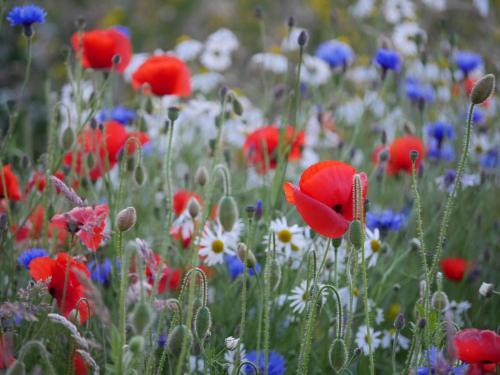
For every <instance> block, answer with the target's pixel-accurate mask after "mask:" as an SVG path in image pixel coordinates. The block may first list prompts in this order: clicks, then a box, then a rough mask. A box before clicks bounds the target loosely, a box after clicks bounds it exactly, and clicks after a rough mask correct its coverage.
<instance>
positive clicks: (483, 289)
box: [479, 282, 495, 298]
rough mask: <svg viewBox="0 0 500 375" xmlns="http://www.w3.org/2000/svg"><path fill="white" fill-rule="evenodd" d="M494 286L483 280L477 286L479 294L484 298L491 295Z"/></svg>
mask: <svg viewBox="0 0 500 375" xmlns="http://www.w3.org/2000/svg"><path fill="white" fill-rule="evenodd" d="M494 287H495V286H494V285H493V284H490V283H485V282H483V283H481V286H480V287H479V294H480V295H482V296H483V297H486V298H488V297H491V295H492V294H493V288H494Z"/></svg>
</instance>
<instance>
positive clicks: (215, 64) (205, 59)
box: [200, 45, 232, 72]
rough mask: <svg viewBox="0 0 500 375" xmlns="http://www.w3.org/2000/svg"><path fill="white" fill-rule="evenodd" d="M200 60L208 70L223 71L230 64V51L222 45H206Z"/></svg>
mask: <svg viewBox="0 0 500 375" xmlns="http://www.w3.org/2000/svg"><path fill="white" fill-rule="evenodd" d="M200 62H201V63H202V64H203V65H204V66H205V67H206V68H207V69H210V70H215V71H218V72H220V71H223V70H226V69H228V68H229V67H230V66H231V64H232V60H231V53H230V52H228V51H227V49H226V48H225V47H223V46H222V45H213V46H211V47H206V48H205V50H204V51H203V53H202V54H201V57H200Z"/></svg>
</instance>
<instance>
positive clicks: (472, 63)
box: [454, 51, 483, 75]
mask: <svg viewBox="0 0 500 375" xmlns="http://www.w3.org/2000/svg"><path fill="white" fill-rule="evenodd" d="M454 58H455V64H456V65H457V67H458V68H459V69H460V70H461V71H462V72H463V73H464V74H465V75H467V74H469V73H470V72H472V71H473V70H474V69H476V68H477V67H478V66H480V65H482V64H483V59H482V58H481V56H479V55H478V54H477V53H474V52H471V51H457V52H456V53H455V57H454Z"/></svg>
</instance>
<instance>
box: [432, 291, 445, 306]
mask: <svg viewBox="0 0 500 375" xmlns="http://www.w3.org/2000/svg"><path fill="white" fill-rule="evenodd" d="M431 303H432V307H434V308H435V309H436V310H438V311H443V310H444V309H446V308H447V307H448V305H449V301H448V296H447V295H446V293H445V292H443V291H439V290H438V291H436V292H434V294H433V295H432V299H431Z"/></svg>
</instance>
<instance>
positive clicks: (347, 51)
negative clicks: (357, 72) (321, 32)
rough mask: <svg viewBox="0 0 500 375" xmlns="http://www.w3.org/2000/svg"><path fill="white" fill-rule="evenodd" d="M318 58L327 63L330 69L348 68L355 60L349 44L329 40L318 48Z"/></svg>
mask: <svg viewBox="0 0 500 375" xmlns="http://www.w3.org/2000/svg"><path fill="white" fill-rule="evenodd" d="M316 57H318V58H320V59H322V60H324V61H326V62H327V63H328V65H330V68H338V67H346V66H347V65H349V64H350V63H351V62H352V61H353V60H354V52H353V51H352V49H351V47H350V46H349V45H348V44H345V43H342V42H339V41H338V40H329V41H327V42H323V43H321V44H320V45H319V46H318V48H317V49H316Z"/></svg>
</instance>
